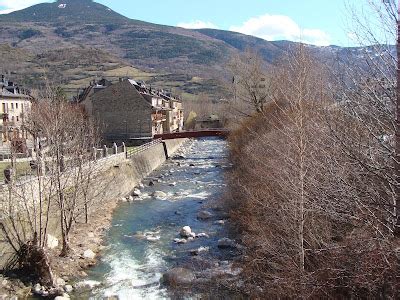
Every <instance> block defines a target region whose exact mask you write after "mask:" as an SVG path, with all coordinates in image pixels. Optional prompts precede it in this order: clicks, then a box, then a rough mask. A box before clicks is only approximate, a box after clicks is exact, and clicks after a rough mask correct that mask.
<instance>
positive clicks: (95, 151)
mask: <svg viewBox="0 0 400 300" xmlns="http://www.w3.org/2000/svg"><path fill="white" fill-rule="evenodd" d="M93 158H94V160H96V159H97V148H96V147H93Z"/></svg>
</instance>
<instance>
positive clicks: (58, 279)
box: [56, 278, 65, 286]
mask: <svg viewBox="0 0 400 300" xmlns="http://www.w3.org/2000/svg"><path fill="white" fill-rule="evenodd" d="M56 285H57V286H64V285H65V280H64V279H62V278H57V279H56Z"/></svg>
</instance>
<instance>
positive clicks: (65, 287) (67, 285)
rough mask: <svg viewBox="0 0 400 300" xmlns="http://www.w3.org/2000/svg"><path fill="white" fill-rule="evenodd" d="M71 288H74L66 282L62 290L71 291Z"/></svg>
mask: <svg viewBox="0 0 400 300" xmlns="http://www.w3.org/2000/svg"><path fill="white" fill-rule="evenodd" d="M73 290H74V288H73V287H72V285H70V284H66V285H65V286H64V291H65V292H66V293H71V292H72V291H73Z"/></svg>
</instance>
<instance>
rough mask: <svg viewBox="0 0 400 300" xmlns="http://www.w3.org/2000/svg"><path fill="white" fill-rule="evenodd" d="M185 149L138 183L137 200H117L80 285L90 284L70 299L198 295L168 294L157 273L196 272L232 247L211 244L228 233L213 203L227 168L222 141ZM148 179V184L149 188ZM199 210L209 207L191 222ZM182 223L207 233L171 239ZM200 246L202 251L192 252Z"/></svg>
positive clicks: (219, 261)
mask: <svg viewBox="0 0 400 300" xmlns="http://www.w3.org/2000/svg"><path fill="white" fill-rule="evenodd" d="M186 150H187V151H186V153H185V154H184V157H175V158H171V159H170V160H168V161H167V162H166V163H165V164H164V165H163V166H162V167H160V168H159V169H157V170H156V171H154V172H153V173H152V174H151V175H150V177H148V178H146V179H144V180H143V185H144V187H142V189H141V193H142V194H141V196H140V197H137V198H136V201H134V202H133V203H121V204H120V205H119V207H118V208H117V209H116V210H115V212H114V215H113V221H112V227H111V228H110V230H109V231H108V233H107V235H106V237H105V241H104V245H105V248H104V250H103V252H102V254H101V259H100V261H99V263H98V264H97V265H96V266H95V267H94V268H93V269H91V270H90V271H88V275H89V276H88V278H87V279H86V280H85V281H83V282H80V283H79V284H80V285H81V286H86V287H87V286H90V287H91V288H90V290H89V291H88V290H85V289H83V290H81V292H76V293H75V295H74V296H75V297H76V298H90V299H104V298H105V297H110V298H109V299H114V298H112V297H115V299H120V300H122V299H171V298H176V297H177V296H178V298H181V297H183V298H185V299H197V298H198V297H200V296H199V295H204V294H202V293H203V291H195V290H193V289H189V290H185V291H182V292H179V291H178V295H177V292H176V291H175V293H174V294H173V295H172V294H171V291H169V290H168V289H167V288H166V287H165V286H164V285H163V284H162V283H161V278H162V275H163V274H164V273H165V272H166V271H167V270H169V269H171V268H173V267H176V266H185V267H187V266H189V267H190V268H192V269H195V271H196V272H197V273H199V272H200V273H201V272H204V271H205V270H206V269H207V268H208V267H209V265H210V263H211V262H212V263H211V264H212V265H213V266H214V267H218V266H222V265H229V260H231V259H232V258H233V257H234V256H235V255H236V253H234V252H235V251H232V250H229V249H225V250H224V249H220V248H219V247H218V246H217V243H218V240H219V239H220V238H222V237H227V236H229V230H228V225H227V224H228V222H227V220H225V219H224V218H226V214H225V213H224V212H223V211H221V209H220V205H219V204H218V200H220V199H221V197H222V196H223V194H224V189H225V186H226V184H225V180H224V172H225V170H226V169H227V168H229V164H228V161H227V149H226V142H225V141H224V140H222V139H216V138H206V139H198V140H194V141H193V142H192V143H191V144H190V146H188V149H186ZM150 182H153V183H154V185H152V186H149V183H150ZM158 191H161V192H162V193H158V194H160V195H158V196H159V197H158V198H157V197H154V196H152V195H154V193H155V192H158ZM163 193H165V194H163ZM156 194H157V193H156ZM203 210H207V211H208V212H210V213H211V214H212V216H211V218H209V219H206V220H200V219H198V213H199V212H200V211H203ZM183 226H190V227H191V228H192V230H193V231H194V232H195V233H205V234H207V235H208V236H209V237H199V238H195V239H194V240H193V241H191V242H188V243H186V244H176V243H174V239H176V238H179V232H180V230H181V228H182V227H183ZM200 247H203V248H202V250H205V251H203V252H201V253H199V255H193V254H192V253H191V250H194V249H198V248H200ZM200 262H201V263H200ZM205 262H206V263H205ZM201 264H203V266H201ZM199 266H200V267H199ZM196 268H197V269H196ZM79 284H78V285H79Z"/></svg>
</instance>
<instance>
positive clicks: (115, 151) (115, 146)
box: [113, 143, 118, 154]
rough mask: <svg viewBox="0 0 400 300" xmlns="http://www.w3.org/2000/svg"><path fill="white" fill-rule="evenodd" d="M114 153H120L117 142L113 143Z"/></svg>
mask: <svg viewBox="0 0 400 300" xmlns="http://www.w3.org/2000/svg"><path fill="white" fill-rule="evenodd" d="M113 148H114V154H118V146H117V144H116V143H114V144H113Z"/></svg>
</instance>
